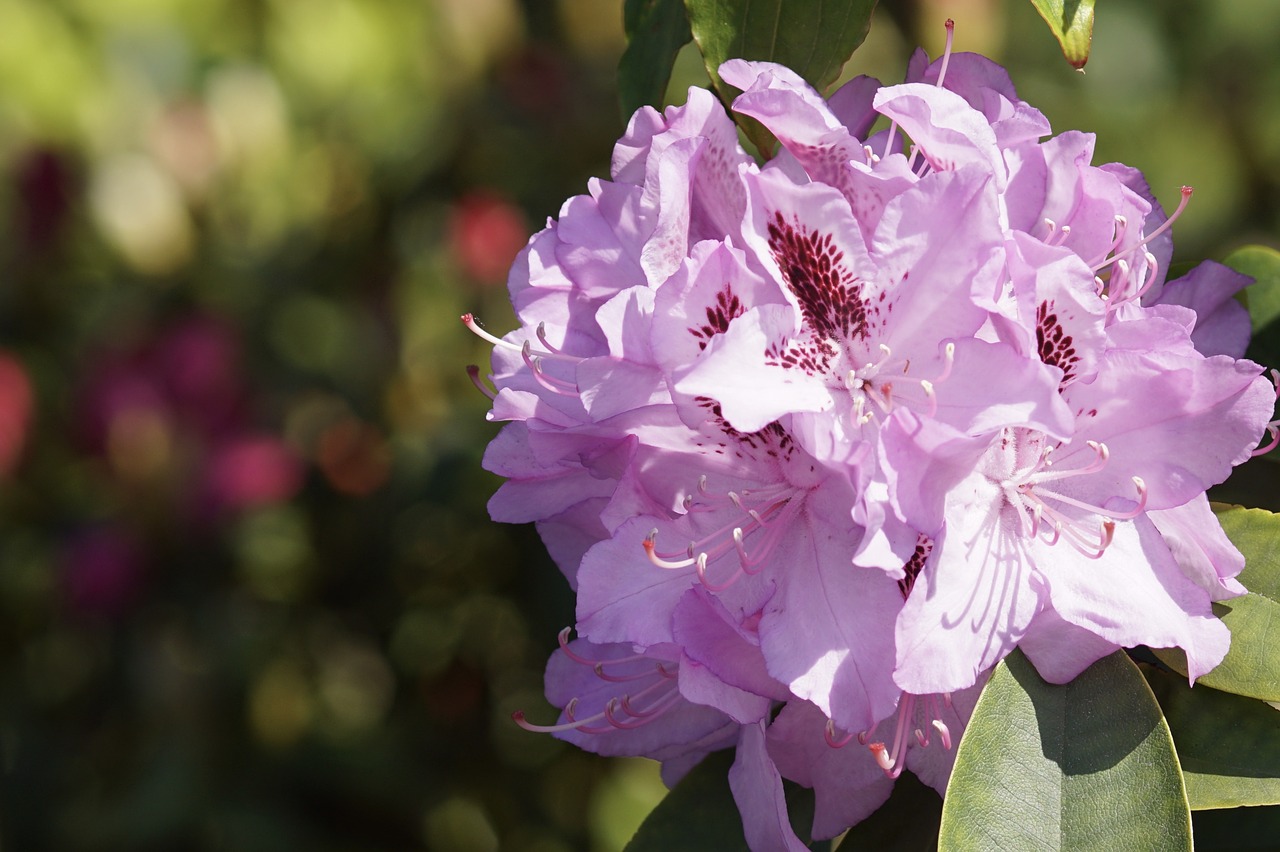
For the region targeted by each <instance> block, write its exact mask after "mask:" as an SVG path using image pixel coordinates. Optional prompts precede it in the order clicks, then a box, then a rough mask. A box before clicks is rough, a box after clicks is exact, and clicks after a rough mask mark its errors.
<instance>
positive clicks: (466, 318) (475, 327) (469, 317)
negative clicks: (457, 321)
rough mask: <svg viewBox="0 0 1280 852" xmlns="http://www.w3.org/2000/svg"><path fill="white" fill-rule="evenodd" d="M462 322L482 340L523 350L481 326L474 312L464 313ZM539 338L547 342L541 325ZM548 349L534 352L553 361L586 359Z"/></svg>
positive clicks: (569, 361) (571, 361) (515, 349)
mask: <svg viewBox="0 0 1280 852" xmlns="http://www.w3.org/2000/svg"><path fill="white" fill-rule="evenodd" d="M462 324H463V325H465V326H466V327H467V328H468V329H470V331H471V333H472V334H474V335H475V336H476V337H479V338H480V339H481V340H487V341H488V342H489V343H492V344H493V345H494V346H497V347H500V348H502V349H510V350H512V351H513V352H519V351H523V347H520V346H516V345H515V344H514V343H511V342H510V341H507V340H503V339H502V338H500V337H494V336H493V335H492V334H490V333H489V332H487V331H485V330H484V329H483V328H481V327H480V323H479V322H478V321H477V320H476V318H475V316H474V315H473V314H463V315H462ZM538 339H539V340H541V341H542V342H543V343H546V340H545V332H544V330H543V329H542V328H541V325H540V326H539V329H538ZM524 346H526V347H527V346H529V342H528V341H525V343H524ZM547 349H548V351H546V352H538V353H534V354H536V356H537V357H539V358H550V359H551V360H553V361H564V362H566V363H569V364H580V363H582V361H583V360H584V359H582V358H579V357H577V356H576V355H565V354H564V353H563V352H560V351H558V350H556V349H554V348H552V347H550V346H548V347H547Z"/></svg>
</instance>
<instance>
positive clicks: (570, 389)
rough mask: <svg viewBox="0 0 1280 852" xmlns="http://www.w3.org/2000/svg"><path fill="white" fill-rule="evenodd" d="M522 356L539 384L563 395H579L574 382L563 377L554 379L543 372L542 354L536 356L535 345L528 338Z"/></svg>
mask: <svg viewBox="0 0 1280 852" xmlns="http://www.w3.org/2000/svg"><path fill="white" fill-rule="evenodd" d="M520 357H521V358H523V359H524V363H525V365H526V366H528V368H529V369H530V370H532V371H533V380H534V381H536V382H537V383H538V384H540V385H542V386H543V387H544V388H546V389H547V390H549V391H551V392H552V393H557V394H560V395H561V396H578V389H577V388H576V387H575V386H574V385H573V384H572V383H570V382H566V381H564V380H562V379H553V378H551V377H550V376H548V375H547V374H546V373H544V372H542V356H538V357H534V355H533V347H532V346H531V345H530V344H529V341H527V340H526V341H525V342H524V345H523V346H521V347H520Z"/></svg>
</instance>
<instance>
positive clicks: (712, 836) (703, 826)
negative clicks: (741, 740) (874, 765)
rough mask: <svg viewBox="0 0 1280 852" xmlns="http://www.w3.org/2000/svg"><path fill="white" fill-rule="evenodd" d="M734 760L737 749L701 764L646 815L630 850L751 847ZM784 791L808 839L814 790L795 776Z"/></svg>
mask: <svg viewBox="0 0 1280 852" xmlns="http://www.w3.org/2000/svg"><path fill="white" fill-rule="evenodd" d="M733 759H734V750H733V749H727V750H725V751H718V752H715V753H713V754H711V755H708V756H707V758H706V759H705V760H703V761H702V762H701V763H699V764H698V765H697V766H695V767H694V768H693V769H692V770H691V771H690V772H689V774H688V775H686V776H685V777H684V778H682V779H681V780H680V783H679V784H677V785H676V786H675V787H674V788H673V789H672V790H671V792H670V793H668V794H667V795H666V797H665V798H664V799H663V800H662V801H661V802H659V803H658V806H657V807H656V808H654V809H653V811H652V812H651V813H650V814H649V816H648V817H646V818H645V821H644V822H643V823H642V824H641V825H640V828H639V829H637V830H636V833H635V836H634V837H632V838H631V842H630V843H628V844H627V846H626V850H625V852H684V850H688V852H701V850H704V849H717V850H721V849H722V850H725V852H737V850H742V852H748V850H747V841H746V838H745V837H744V835H743V832H742V817H741V816H740V815H739V814H738V805H737V803H736V802H734V800H733V791H732V790H730V789H729V767H731V766H733ZM783 790H784V792H785V793H786V797H787V813H788V815H789V816H790V817H791V827H792V828H793V829H795V832H796V836H798V837H799V838H800V839H801V840H805V839H806V838H808V836H809V830H810V827H811V826H812V825H813V791H812V790H808V789H805V788H804V787H801V786H799V785H798V784H792V783H791V782H790V781H784V782H783ZM821 848H828V847H826V846H823V847H821Z"/></svg>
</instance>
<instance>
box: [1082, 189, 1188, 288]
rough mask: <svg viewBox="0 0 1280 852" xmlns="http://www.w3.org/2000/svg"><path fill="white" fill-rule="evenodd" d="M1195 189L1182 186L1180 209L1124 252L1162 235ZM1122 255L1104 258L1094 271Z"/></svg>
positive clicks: (1185, 205)
mask: <svg viewBox="0 0 1280 852" xmlns="http://www.w3.org/2000/svg"><path fill="white" fill-rule="evenodd" d="M1194 191H1195V190H1193V189H1192V188H1191V187H1189V186H1184V187H1182V190H1181V192H1182V198H1181V199H1180V200H1179V201H1178V209H1177V210H1174V211H1173V215H1172V216H1170V217H1169V218H1168V219H1165V220H1164V222H1163V223H1161V225H1160V227H1158V228H1156V229H1155V230H1154V231H1152V232H1151V233H1150V234H1147V235H1146V236H1145V237H1143V238H1142V242H1140V243H1138V244H1137V245H1135V246H1133V247H1132V248H1130V249H1128V250H1126V251H1125V252H1124V254H1129V253H1131V252H1134V251H1137V250H1138V249H1140V248H1142V247H1143V246H1145V245H1147V244H1148V243H1150V242H1151V241H1152V240H1154V239H1155V238H1156V237H1158V236H1160V235H1161V234H1163V233H1164V232H1165V231H1167V230H1169V228H1170V227H1171V226H1172V225H1173V223H1174V220H1176V219H1177V218H1178V217H1179V216H1181V215H1182V211H1183V210H1186V209H1187V202H1189V201H1190V200H1191V193H1192V192H1194ZM1121 257H1122V255H1112V256H1111V257H1109V258H1107V259H1105V260H1103V261H1102V262H1101V263H1099V264H1098V265H1096V266H1094V267H1093V271H1094V272H1097V271H1098V270H1100V269H1102V268H1103V267H1105V266H1107V265H1108V264H1110V263H1114V262H1116V261H1118V260H1119V259H1120V258H1121Z"/></svg>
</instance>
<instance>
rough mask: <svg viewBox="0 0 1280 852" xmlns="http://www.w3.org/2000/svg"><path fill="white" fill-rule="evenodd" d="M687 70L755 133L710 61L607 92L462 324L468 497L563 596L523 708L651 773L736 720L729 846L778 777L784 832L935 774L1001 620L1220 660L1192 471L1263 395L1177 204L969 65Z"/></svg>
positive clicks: (1223, 584)
mask: <svg viewBox="0 0 1280 852" xmlns="http://www.w3.org/2000/svg"><path fill="white" fill-rule="evenodd" d="M720 70H721V75H722V76H723V77H724V79H725V80H726V81H728V82H729V83H731V84H732V85H734V86H736V87H738V88H739V89H741V90H742V91H743V94H742V95H741V96H740V97H739V98H738V99H737V100H736V101H735V102H734V105H733V107H734V109H735V110H736V111H738V112H739V113H741V114H743V115H747V116H750V117H752V118H754V119H756V120H758V121H760V122H762V123H763V124H764V125H765V126H766V127H768V128H769V130H770V131H771V132H772V133H773V134H774V135H775V136H776V137H777V139H778V140H779V142H780V150H779V151H778V152H777V154H776V155H775V156H774V157H773V158H772V159H770V160H769V161H768V162H767V163H766V164H765V165H763V166H760V165H758V164H757V163H756V162H755V161H754V160H753V159H752V158H751V157H749V156H748V155H747V154H746V152H744V151H743V150H742V149H740V148H739V147H738V143H737V136H736V132H735V130H734V126H733V123H732V121H731V120H730V118H729V117H728V115H726V113H725V112H724V110H723V109H722V108H721V106H720V104H719V103H718V102H717V101H716V100H715V99H714V98H713V97H712V96H711V95H710V94H709V93H708V92H706V91H704V90H701V89H693V90H691V91H690V95H689V100H688V102H687V103H686V104H685V105H684V106H681V107H672V108H669V109H668V110H666V111H665V112H664V113H659V112H657V111H656V110H653V109H650V108H644V109H642V110H640V111H639V112H637V113H636V115H635V116H633V118H632V120H631V122H630V124H629V126H628V128H627V132H626V134H625V135H624V137H623V138H622V139H621V140H620V141H619V142H618V144H617V147H616V148H615V151H614V157H613V169H612V179H611V180H593V181H592V182H591V183H590V184H589V187H588V194H586V195H582V196H577V197H575V198H572V199H570V200H569V201H568V202H566V203H565V205H564V207H563V208H562V210H561V212H560V216H559V218H558V219H557V220H556V221H553V222H550V223H549V224H548V226H547V228H546V229H544V230H543V231H541V232H539V233H538V234H536V235H534V237H533V238H532V239H531V240H530V242H529V245H528V246H527V247H526V248H525V250H524V252H523V253H522V254H521V256H520V257H519V258H518V259H517V261H516V264H515V266H514V268H513V269H512V271H511V275H510V279H509V285H510V290H511V298H512V303H513V305H514V306H515V309H516V313H517V316H518V317H519V320H520V322H521V324H522V325H521V327H520V328H519V329H517V330H515V331H513V332H511V333H509V334H507V335H506V336H505V337H503V338H498V337H495V336H492V335H490V334H489V333H488V332H486V331H484V330H483V329H482V328H481V327H480V325H479V324H478V323H477V322H476V321H475V319H474V318H472V317H471V316H470V315H467V316H466V317H464V321H465V322H466V323H467V324H468V326H469V327H471V328H472V330H473V331H475V332H476V333H478V334H480V335H481V336H483V337H485V338H486V339H488V340H490V341H491V342H492V343H493V344H494V347H495V348H494V354H493V361H492V372H491V374H490V377H489V378H490V381H491V382H492V385H493V388H494V389H493V390H490V389H489V388H488V386H487V385H486V384H485V383H484V382H483V381H481V379H480V377H479V375H478V371H474V370H473V378H474V379H475V380H476V383H477V384H478V385H479V386H480V387H481V388H482V389H483V390H485V392H486V393H487V394H489V395H490V396H491V397H492V399H493V410H492V412H491V415H490V417H491V419H493V420H498V421H505V422H506V424H507V425H506V426H505V427H504V428H503V430H502V432H501V433H500V434H499V435H498V437H497V438H495V440H494V441H493V443H492V444H491V445H490V447H489V450H488V452H487V454H486V456H485V465H486V467H487V468H488V469H490V470H492V471H494V472H495V473H498V474H500V475H502V476H504V477H505V478H506V480H507V481H506V482H505V484H504V485H503V486H502V487H501V488H500V489H499V490H498V492H497V493H496V494H495V495H494V497H493V500H492V501H491V503H490V510H491V513H492V515H493V517H494V518H495V519H497V520H502V521H508V522H535V523H536V524H537V525H538V529H539V531H540V533H541V535H542V537H543V539H544V541H545V542H546V544H547V547H548V549H549V550H550V552H551V554H552V556H553V557H554V558H555V560H556V562H557V564H558V565H559V566H560V568H561V569H562V570H563V572H564V573H565V576H566V577H567V578H568V580H569V582H570V584H571V585H572V586H573V587H574V589H575V590H576V592H577V601H578V604H577V624H576V625H575V626H576V630H577V633H578V638H576V639H573V640H570V639H569V638H568V637H569V633H568V632H567V631H566V633H565V634H563V635H562V637H561V643H560V644H561V647H560V649H559V650H558V651H556V652H555V653H554V654H553V656H552V659H551V662H550V664H549V665H548V668H547V697H548V699H549V700H551V701H552V703H554V704H556V705H557V706H559V707H561V708H562V709H561V713H560V718H559V719H558V720H556V721H555V722H554V723H551V724H546V725H538V724H533V723H531V722H529V721H527V720H526V719H525V718H524V716H523V714H520V715H519V716H518V721H520V723H521V724H523V725H524V726H526V727H528V728H530V729H532V730H542V731H548V732H551V733H554V734H555V735H557V736H560V737H562V738H565V739H567V740H570V741H572V742H574V743H577V744H578V745H580V746H582V747H584V748H586V749H589V750H592V751H596V752H600V753H603V754H627V755H637V754H643V755H648V756H651V757H654V758H656V759H658V760H661V761H663V763H664V778H665V779H666V780H667V782H668V783H674V782H675V781H676V780H677V779H678V778H679V777H680V776H681V775H682V774H683V773H684V772H685V771H687V770H688V769H689V768H690V767H692V766H693V765H694V764H695V763H696V762H697V761H698V760H700V759H701V758H702V757H703V756H704V755H705V754H707V753H708V752H709V751H712V750H715V749H718V748H724V747H734V748H736V749H737V752H736V754H737V759H736V762H735V764H734V767H733V770H732V771H731V773H730V778H729V782H730V786H731V787H732V789H733V793H734V796H735V798H736V800H737V802H738V804H739V807H740V810H741V811H742V815H743V820H744V830H745V832H746V836H747V839H748V841H749V842H750V844H751V845H752V846H753V848H801V847H800V843H799V841H798V840H797V839H796V837H795V835H794V834H793V833H792V831H791V828H790V823H789V821H788V819H787V814H786V806H785V802H784V799H783V796H782V779H784V778H786V779H790V780H792V781H795V782H797V783H800V784H802V785H805V786H809V787H812V788H814V790H815V794H816V802H817V809H816V813H815V820H814V825H813V836H814V837H816V838H825V837H834V836H836V835H837V834H839V833H840V832H842V831H843V830H845V829H846V828H847V827H848V826H849V825H851V824H853V823H856V822H857V821H859V820H861V819H863V818H864V817H866V816H867V815H868V814H870V813H871V812H872V811H874V810H875V809H876V808H877V807H879V806H880V804H882V803H883V802H884V800H885V799H886V798H887V797H888V795H889V791H890V789H891V786H892V779H894V778H896V777H898V775H899V774H900V773H901V772H902V771H903V769H904V768H907V769H910V770H911V771H912V772H914V773H915V774H916V775H917V776H919V777H920V778H921V779H923V780H924V781H925V782H926V783H928V784H930V785H932V786H934V787H935V788H936V789H938V790H939V791H940V792H941V791H942V790H944V789H945V787H946V783H947V779H948V777H949V774H950V768H951V762H952V759H953V753H952V751H951V749H952V747H953V746H954V744H955V742H956V741H957V740H958V738H959V737H960V736H961V734H962V732H963V727H964V725H965V723H966V722H967V720H968V717H969V714H970V713H971V712H972V709H973V706H974V703H975V702H976V700H977V696H978V694H979V692H980V691H981V688H982V685H983V684H984V683H985V679H986V677H987V675H988V673H989V672H990V670H991V668H992V667H993V666H994V665H995V664H997V663H998V662H999V661H1000V660H1001V659H1003V658H1004V657H1005V656H1006V655H1007V654H1009V653H1010V652H1011V651H1012V650H1014V648H1016V647H1022V648H1023V650H1024V651H1025V652H1026V653H1027V655H1028V656H1029V657H1030V659H1031V660H1032V661H1033V662H1034V663H1035V665H1036V666H1037V668H1038V669H1039V670H1040V671H1041V673H1042V674H1043V675H1044V676H1045V677H1046V678H1047V679H1049V680H1052V681H1059V682H1061V681H1066V680H1070V679H1071V678H1073V677H1075V675H1076V674H1078V673H1079V672H1081V671H1082V670H1083V669H1084V668H1085V667H1087V666H1088V665H1089V664H1091V663H1092V662H1094V661H1095V660H1097V659H1099V658H1101V657H1103V656H1105V655H1107V654H1109V653H1111V652H1112V651H1114V650H1115V649H1117V648H1122V647H1130V646H1134V645H1139V644H1145V645H1150V646H1154V647H1180V648H1182V649H1184V650H1185V651H1186V653H1187V657H1188V660H1189V662H1190V667H1191V673H1192V676H1193V677H1194V676H1196V675H1198V674H1201V673H1203V672H1205V671H1207V670H1209V669H1210V668H1212V667H1213V666H1214V665H1216V664H1217V663H1218V662H1219V661H1220V660H1221V659H1222V656H1223V654H1225V652H1226V649H1227V645H1228V642H1229V640H1230V637H1229V634H1228V632H1227V630H1226V628H1225V627H1223V625H1222V624H1221V623H1220V622H1219V621H1218V620H1217V619H1216V618H1214V616H1213V613H1212V609H1211V603H1212V601H1215V600H1219V599H1222V598H1225V597H1229V596H1231V595H1233V594H1238V593H1239V592H1240V591H1241V588H1240V586H1239V584H1238V583H1237V582H1236V581H1235V580H1234V579H1233V578H1234V575H1235V574H1236V573H1238V572H1239V570H1240V569H1241V567H1242V560H1241V559H1240V557H1239V554H1238V552H1236V551H1235V549H1234V548H1233V547H1232V546H1231V544H1230V542H1228V541H1227V540H1226V537H1225V536H1224V535H1223V533H1222V530H1221V529H1220V528H1219V527H1218V525H1217V522H1216V521H1215V520H1214V518H1213V515H1212V513H1211V512H1210V511H1209V508H1208V503H1207V500H1206V498H1205V496H1204V495H1205V489H1206V488H1208V487H1209V486H1210V485H1213V484H1215V483H1218V482H1221V481H1222V480H1223V479H1224V478H1225V477H1226V476H1227V475H1228V473H1229V472H1230V470H1231V468H1232V466H1233V465H1236V464H1239V463H1240V462H1241V461H1243V460H1244V459H1246V458H1247V457H1248V456H1249V455H1250V454H1251V452H1252V451H1253V450H1254V448H1255V447H1256V445H1257V443H1258V440H1259V438H1260V436H1261V435H1262V434H1263V433H1264V431H1265V430H1266V429H1267V427H1268V421H1269V419H1270V416H1271V408H1272V403H1273V401H1274V399H1275V390H1274V388H1272V386H1271V385H1270V383H1269V382H1268V381H1267V380H1266V379H1265V378H1263V377H1262V375H1261V374H1262V369H1261V368H1260V367H1259V366H1257V365H1255V364H1252V363H1251V362H1248V361H1244V360H1240V359H1239V357H1240V355H1241V354H1242V352H1243V349H1244V343H1245V341H1246V339H1247V334H1248V324H1247V321H1246V320H1242V317H1241V314H1240V313H1239V311H1238V310H1237V308H1236V306H1235V304H1234V302H1233V301H1232V300H1231V296H1232V295H1233V294H1234V293H1235V292H1236V291H1237V290H1238V289H1239V288H1240V287H1241V286H1242V285H1243V283H1244V281H1243V280H1242V279H1241V278H1240V277H1239V276H1236V275H1235V274H1234V273H1232V272H1230V270H1226V269H1225V268H1224V267H1219V266H1216V265H1206V266H1202V267H1200V268H1198V269H1196V270H1194V271H1193V272H1192V273H1191V274H1190V275H1188V276H1187V277H1186V278H1184V279H1180V280H1179V281H1174V282H1166V281H1165V280H1164V270H1165V269H1167V268H1168V262H1169V257H1170V255H1171V251H1172V243H1171V240H1170V230H1169V225H1170V224H1171V223H1172V221H1173V219H1175V218H1176V214H1175V216H1174V217H1166V216H1165V214H1164V212H1163V210H1162V209H1161V208H1160V206H1159V205H1158V204H1157V203H1156V202H1155V200H1154V198H1153V197H1152V196H1151V193H1150V191H1149V189H1148V188H1147V187H1146V184H1145V182H1144V181H1143V180H1142V178H1141V175H1139V174H1138V173H1137V172H1135V171H1134V170H1132V169H1129V168H1127V167H1124V166H1118V165H1103V166H1094V165H1092V163H1091V160H1092V151H1093V139H1092V137H1091V136H1090V135H1088V134H1083V133H1075V132H1068V133H1064V134H1062V135H1059V136H1056V137H1051V136H1050V128H1049V124H1048V122H1047V121H1046V120H1045V118H1044V116H1043V115H1041V114H1040V113H1039V112H1038V111H1037V110H1035V109H1034V108H1032V107H1031V106H1029V105H1027V104H1025V103H1024V102H1022V101H1021V100H1019V99H1018V97H1017V93H1016V91H1015V90H1014V87H1013V85H1012V84H1011V83H1010V81H1009V78H1008V76H1007V74H1005V72H1004V70H1003V69H1001V68H1000V67H999V66H997V65H995V64H993V63H991V62H990V61H988V60H986V59H984V58H982V57H979V56H974V55H964V54H960V55H954V56H953V55H950V54H949V53H948V54H947V55H944V56H943V57H942V58H941V59H940V60H938V61H937V62H933V63H930V62H929V61H928V59H927V57H925V56H924V54H923V53H917V55H916V56H915V57H914V58H913V59H912V61H911V63H910V66H909V68H908V74H907V81H906V82H905V83H903V84H900V85H896V86H883V85H881V84H880V83H879V82H878V81H875V80H871V79H868V78H858V79H855V80H853V81H851V82H850V83H848V84H847V85H845V86H844V87H843V88H841V89H840V90H839V91H837V92H835V93H834V94H833V95H832V96H831V97H830V98H829V99H824V98H822V97H821V96H820V95H819V94H818V93H817V92H815V91H813V90H812V89H811V88H810V87H809V86H808V85H807V84H806V83H804V82H803V80H801V79H800V78H799V77H798V76H797V75H796V74H794V73H793V72H791V71H789V70H788V69H786V68H783V67H781V66H778V65H773V64H769V63H760V62H745V61H741V60H733V61H730V62H728V63H725V64H724V65H723V66H722V67H721V69H720ZM878 120H879V121H880V122H881V126H882V129H880V130H878V131H876V132H874V133H873V132H872V131H873V129H874V126H875V125H876V122H877V121H878ZM1187 196H1189V191H1188V192H1185V193H1184V199H1183V205H1180V207H1179V212H1180V211H1181V209H1182V206H1185V201H1186V198H1187Z"/></svg>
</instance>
